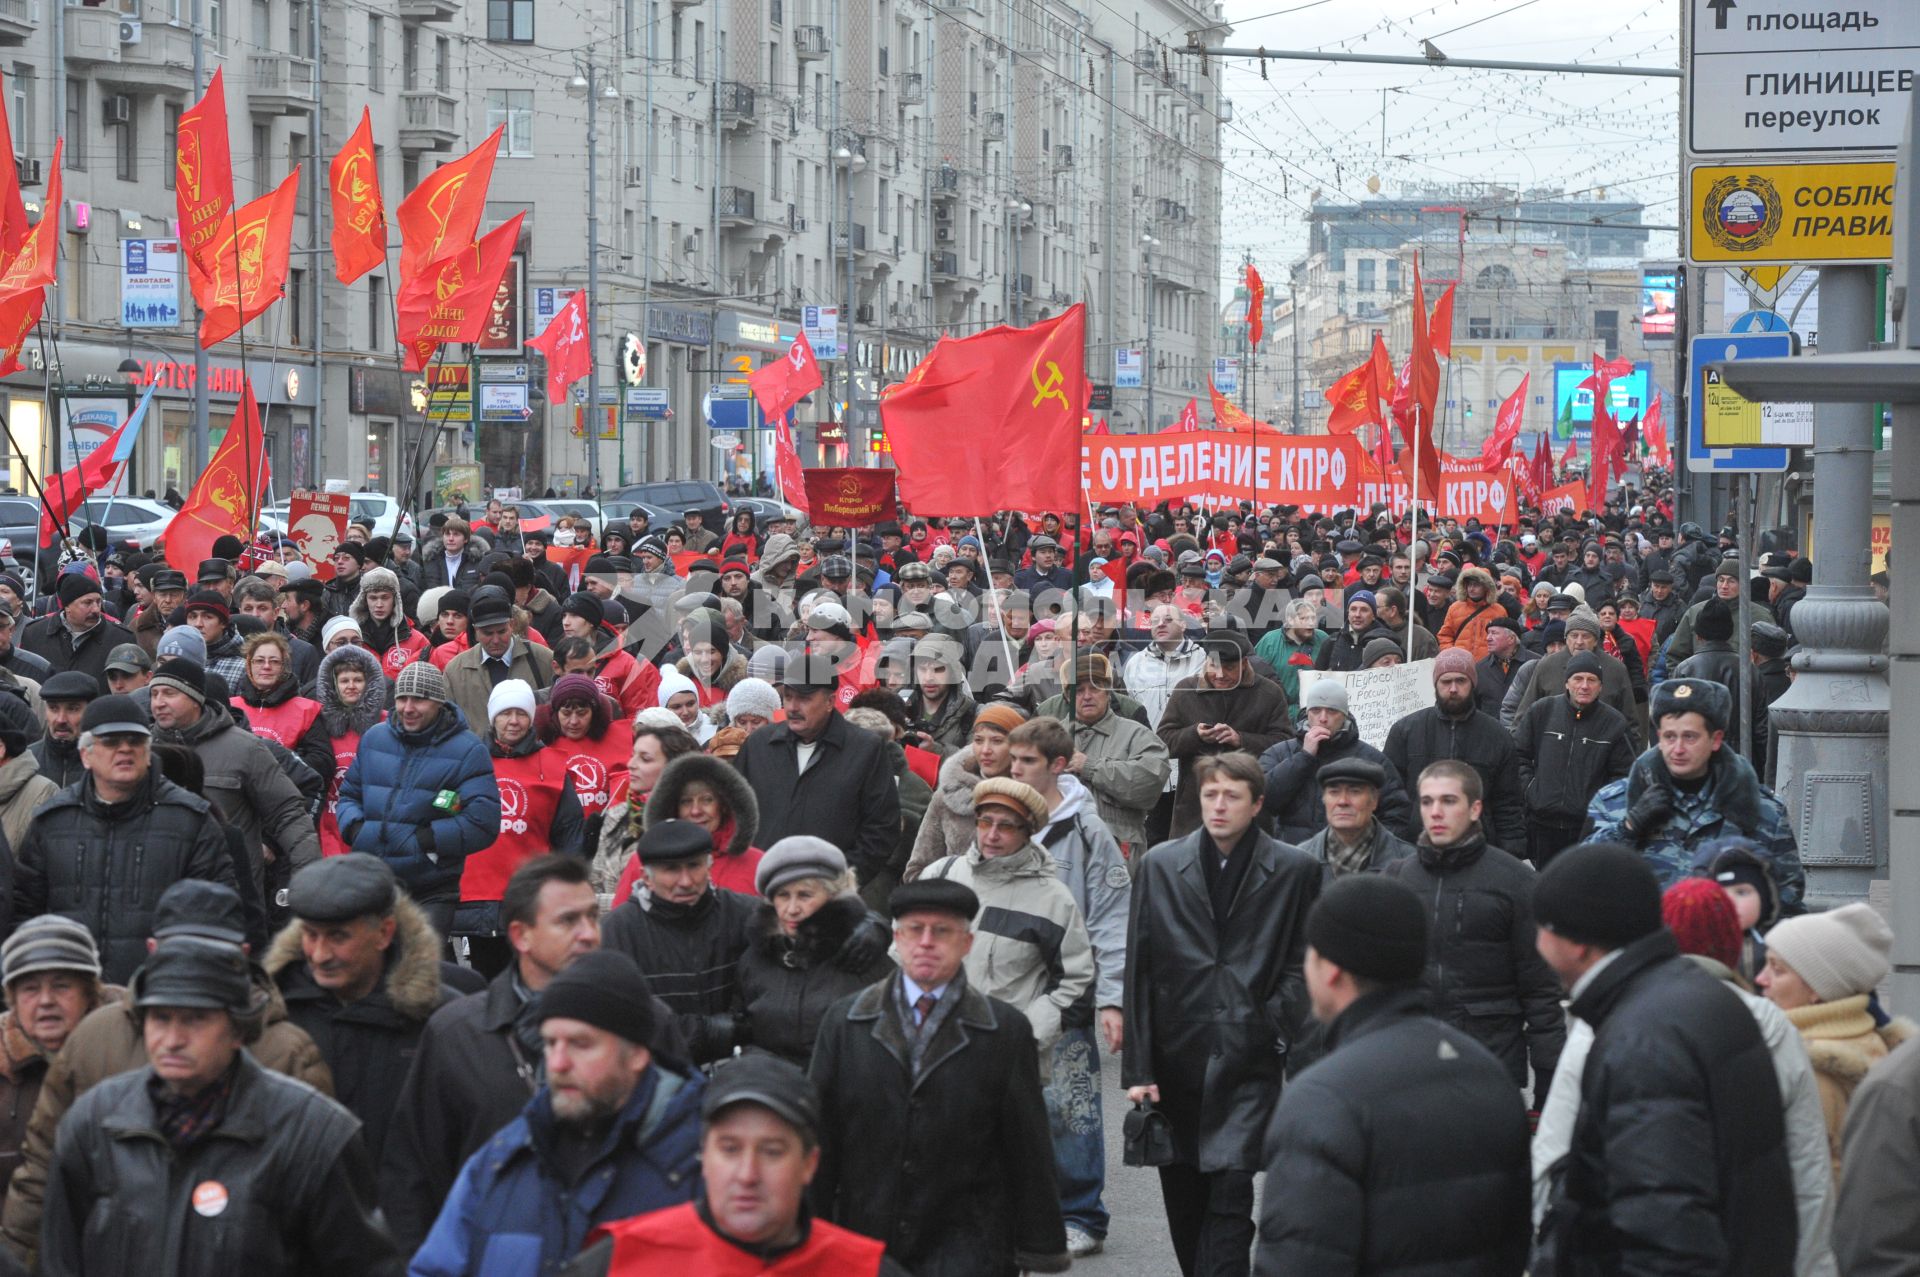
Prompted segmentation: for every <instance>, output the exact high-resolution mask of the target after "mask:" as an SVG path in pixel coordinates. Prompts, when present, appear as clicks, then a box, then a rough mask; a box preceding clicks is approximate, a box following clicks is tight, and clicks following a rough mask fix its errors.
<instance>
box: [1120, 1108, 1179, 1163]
mask: <svg viewBox="0 0 1920 1277" xmlns="http://www.w3.org/2000/svg"><path fill="white" fill-rule="evenodd" d="M1123 1131H1124V1135H1125V1138H1124V1141H1123V1144H1122V1150H1121V1160H1122V1161H1124V1162H1125V1163H1126V1164H1127V1165H1128V1166H1169V1165H1171V1164H1172V1163H1173V1123H1172V1122H1170V1121H1168V1120H1167V1115H1166V1114H1165V1113H1162V1112H1161V1111H1160V1110H1158V1109H1156V1108H1154V1107H1153V1105H1152V1104H1151V1103H1149V1102H1147V1101H1145V1100H1142V1101H1141V1102H1140V1103H1138V1104H1136V1105H1134V1106H1133V1111H1132V1112H1130V1113H1128V1114H1127V1120H1126V1123H1125V1126H1124V1127H1123Z"/></svg>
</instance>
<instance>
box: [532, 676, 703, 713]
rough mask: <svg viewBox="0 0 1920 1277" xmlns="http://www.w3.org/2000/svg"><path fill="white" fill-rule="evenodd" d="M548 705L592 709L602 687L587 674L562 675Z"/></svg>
mask: <svg viewBox="0 0 1920 1277" xmlns="http://www.w3.org/2000/svg"><path fill="white" fill-rule="evenodd" d="M682 677H684V675H683V676H682ZM547 703H548V704H549V705H552V706H553V707H554V708H555V709H558V708H559V707H560V706H562V705H585V706H587V707H589V708H592V707H593V706H595V705H598V704H599V703H600V685H599V684H598V683H596V682H594V681H593V680H592V679H591V678H588V677H587V676H586V675H585V674H562V675H561V676H560V677H559V678H558V679H557V680H555V682H554V684H553V691H551V692H549V693H548V694H547Z"/></svg>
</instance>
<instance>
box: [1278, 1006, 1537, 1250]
mask: <svg viewBox="0 0 1920 1277" xmlns="http://www.w3.org/2000/svg"><path fill="white" fill-rule="evenodd" d="M1326 1041H1327V1045H1328V1049H1329V1051H1330V1054H1329V1055H1328V1056H1327V1057H1326V1058H1323V1059H1322V1060H1321V1061H1320V1062H1319V1063H1318V1064H1315V1065H1314V1066H1313V1067H1312V1068H1310V1069H1307V1070H1305V1071H1304V1072H1302V1073H1300V1074H1298V1075H1296V1076H1295V1077H1294V1078H1293V1080H1292V1082H1291V1083H1290V1084H1289V1085H1288V1087H1287V1091H1286V1094H1285V1095H1283V1096H1281V1097H1280V1105H1279V1107H1278V1108H1277V1109H1275V1110H1274V1114H1273V1124H1272V1126H1271V1127H1269V1128H1268V1132H1267V1161H1266V1166H1267V1182H1268V1183H1269V1184H1275V1185H1280V1184H1284V1185H1285V1186H1286V1190H1285V1191H1284V1192H1273V1191H1270V1192H1268V1193H1267V1195H1266V1201H1265V1203H1264V1204H1263V1208H1262V1211H1261V1218H1260V1249H1259V1252H1258V1256H1257V1259H1256V1263H1255V1267H1254V1271H1255V1272H1256V1273H1257V1274H1258V1277H1297V1275H1298V1274H1306V1273H1367V1274H1380V1275H1382V1277H1386V1275H1389V1274H1406V1275H1409V1277H1412V1275H1416V1274H1417V1277H1519V1274H1520V1272H1521V1271H1522V1269H1524V1268H1525V1267H1526V1260H1527V1238H1528V1235H1529V1233H1530V1231H1531V1226H1532V1218H1531V1216H1530V1214H1529V1205H1528V1203H1529V1200H1530V1199H1529V1196H1528V1194H1529V1183H1528V1177H1527V1139H1528V1134H1527V1114H1526V1109H1525V1106H1524V1105H1523V1104H1522V1103H1521V1100H1520V1093H1519V1092H1518V1091H1517V1090H1515V1089H1514V1087H1513V1084H1512V1083H1511V1082H1510V1081H1509V1080H1508V1078H1507V1075H1506V1072H1505V1070H1504V1069H1502V1068H1501V1066H1500V1064H1499V1062H1498V1061H1497V1060H1494V1059H1493V1058H1492V1057H1490V1056H1489V1055H1488V1054H1487V1052H1486V1051H1485V1049H1483V1048H1482V1047H1481V1046H1480V1044H1479V1043H1477V1042H1475V1041H1473V1040H1472V1039H1471V1038H1469V1037H1468V1036H1467V1035H1466V1034H1463V1033H1461V1032H1460V1031H1459V1030H1457V1029H1454V1028H1450V1027H1448V1026H1447V1025H1444V1024H1441V1023H1439V1022H1437V1021H1436V1020H1434V1019H1433V1018H1432V1017H1431V1016H1429V1015H1427V1014H1426V1013H1425V1007H1424V1006H1423V999H1422V998H1421V996H1420V994H1419V993H1418V992H1417V991H1415V990H1411V989H1382V990H1379V991H1377V992H1374V993H1370V994H1367V995H1365V996H1364V997H1362V998H1360V999H1359V1000H1358V1001H1356V1002H1354V1003H1352V1004H1351V1005H1350V1006H1348V1007H1347V1009H1346V1010H1345V1011H1343V1012H1341V1013H1340V1015H1339V1017H1338V1018H1337V1019H1335V1020H1334V1021H1333V1023H1332V1024H1330V1025H1328V1026H1327V1033H1326Z"/></svg>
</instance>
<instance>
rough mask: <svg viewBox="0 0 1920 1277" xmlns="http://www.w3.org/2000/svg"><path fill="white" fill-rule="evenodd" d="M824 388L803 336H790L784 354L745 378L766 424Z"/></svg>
mask: <svg viewBox="0 0 1920 1277" xmlns="http://www.w3.org/2000/svg"><path fill="white" fill-rule="evenodd" d="M825 384H826V383H825V381H824V380H823V379H822V378H821V376H820V363H819V361H818V360H816V359H815V358H814V357H813V347H812V346H811V345H809V344H808V342H807V335H806V334H805V333H804V332H797V333H795V334H794V335H793V345H791V346H789V347H787V353H786V354H784V355H782V356H781V357H780V358H778V359H776V360H774V361H773V362H771V363H769V364H766V365H764V366H763V367H761V368H758V369H756V370H755V371H753V372H752V373H750V374H748V376H747V385H749V386H751V387H752V388H753V397H754V398H755V399H758V400H759V401H760V415H761V416H763V417H765V418H766V419H767V420H768V421H772V420H773V419H774V418H775V417H781V416H785V415H786V412H787V409H789V408H791V407H793V406H794V405H795V404H797V403H799V402H800V401H801V400H802V399H805V398H806V397H807V396H808V395H810V394H812V393H813V392H814V391H816V390H818V389H820V387H821V386H823V385H825Z"/></svg>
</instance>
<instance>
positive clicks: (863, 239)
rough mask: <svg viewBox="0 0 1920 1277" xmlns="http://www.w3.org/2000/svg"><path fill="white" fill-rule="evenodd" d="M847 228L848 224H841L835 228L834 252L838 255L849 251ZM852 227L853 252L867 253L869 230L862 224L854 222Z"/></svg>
mask: <svg viewBox="0 0 1920 1277" xmlns="http://www.w3.org/2000/svg"><path fill="white" fill-rule="evenodd" d="M847 226H848V224H847V223H846V222H841V223H839V224H837V225H836V226H835V227H834V228H833V251H834V252H836V253H844V252H846V251H847ZM852 226H853V251H854V252H856V253H864V252H866V251H867V228H866V226H865V225H864V224H863V223H860V222H854V223H853V224H852Z"/></svg>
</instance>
